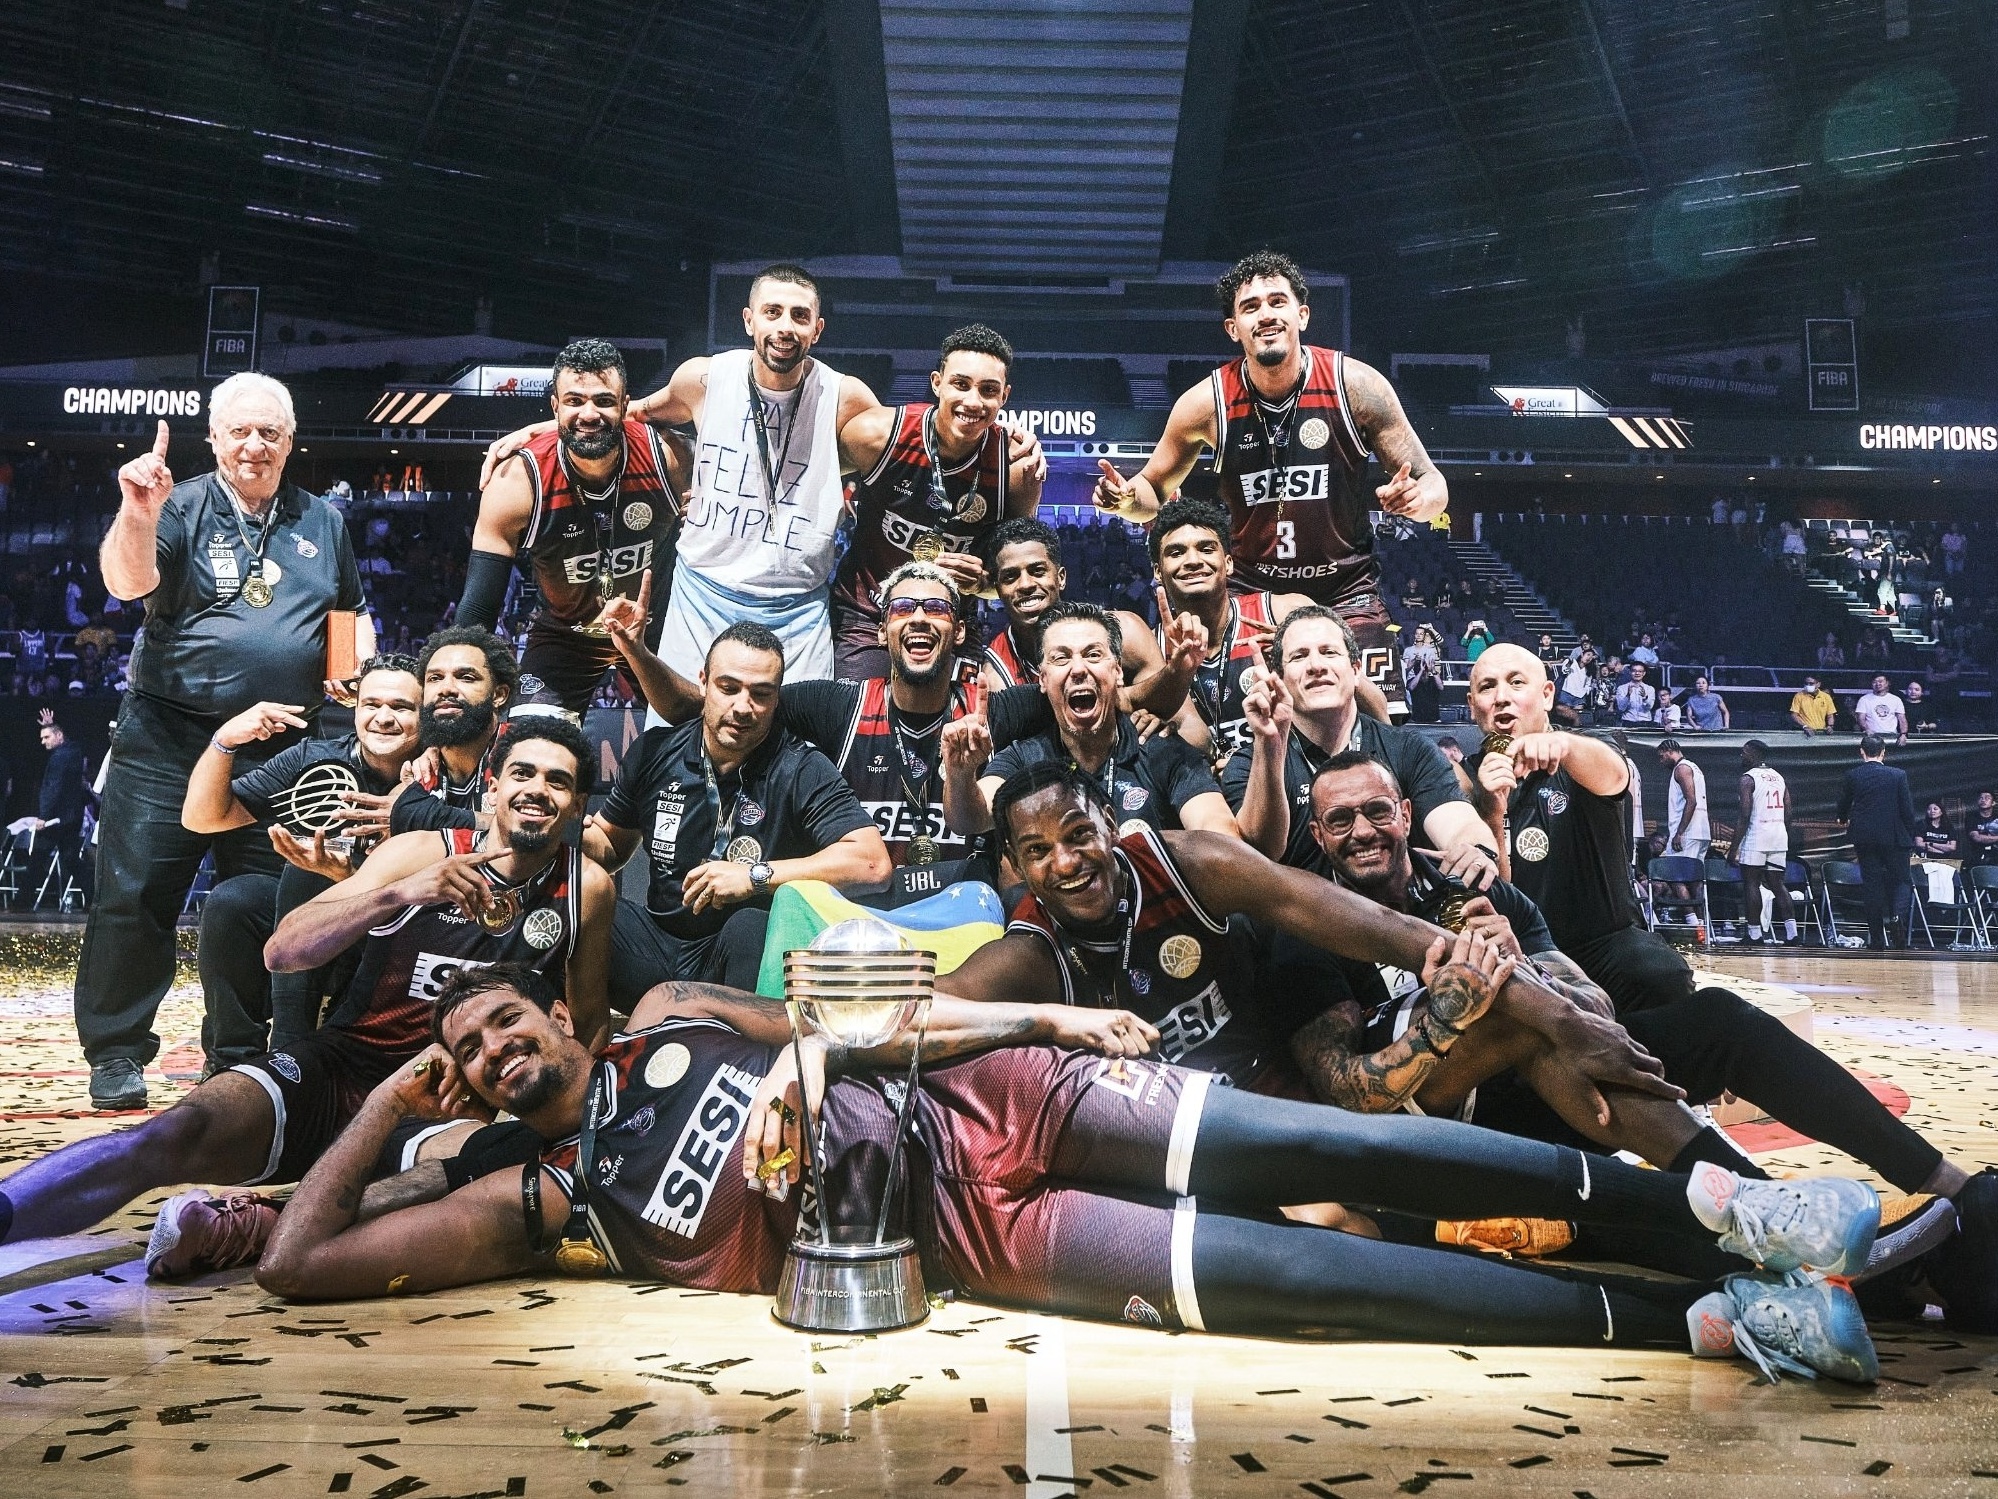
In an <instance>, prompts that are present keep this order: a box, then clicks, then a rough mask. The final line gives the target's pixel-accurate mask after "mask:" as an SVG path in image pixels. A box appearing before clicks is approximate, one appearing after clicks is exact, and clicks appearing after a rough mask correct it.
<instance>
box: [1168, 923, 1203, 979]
mask: <svg viewBox="0 0 1998 1499" xmlns="http://www.w3.org/2000/svg"><path fill="white" fill-rule="evenodd" d="M1159 967H1161V968H1163V969H1164V970H1165V971H1166V972H1167V973H1169V974H1171V975H1172V976H1173V977H1174V978H1176V979H1190V978H1192V977H1193V976H1194V974H1196V973H1197V972H1199V971H1200V939H1199V938H1197V937H1188V936H1186V935H1185V934H1183V933H1182V934H1181V935H1180V936H1177V937H1168V938H1166V939H1165V941H1163V942H1161V943H1160V944H1159Z"/></svg>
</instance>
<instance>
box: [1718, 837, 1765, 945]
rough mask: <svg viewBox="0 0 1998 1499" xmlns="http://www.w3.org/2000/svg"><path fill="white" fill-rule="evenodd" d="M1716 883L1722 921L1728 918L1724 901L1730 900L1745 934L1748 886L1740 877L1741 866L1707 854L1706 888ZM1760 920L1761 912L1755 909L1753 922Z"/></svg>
mask: <svg viewBox="0 0 1998 1499" xmlns="http://www.w3.org/2000/svg"><path fill="white" fill-rule="evenodd" d="M1716 885H1718V886H1720V887H1721V892H1720V893H1721V895H1722V897H1723V906H1722V916H1721V919H1722V920H1723V921H1725V920H1727V919H1729V918H1728V917H1727V915H1726V910H1727V907H1726V904H1725V903H1726V902H1727V901H1732V902H1733V909H1734V910H1735V911H1736V912H1737V913H1738V915H1739V918H1740V921H1741V924H1742V931H1743V935H1744V936H1746V935H1747V928H1748V922H1749V915H1748V901H1747V898H1746V893H1747V888H1748V887H1747V885H1746V883H1745V882H1744V881H1743V880H1742V878H1741V866H1740V865H1738V864H1730V863H1729V862H1728V861H1727V860H1726V859H1723V858H1721V857H1720V856H1719V855H1718V854H1708V855H1707V888H1708V890H1709V891H1711V890H1712V889H1713V887H1714V886H1716ZM1761 921H1762V913H1761V912H1760V911H1757V912H1756V913H1755V922H1756V924H1757V925H1760V924H1761ZM1728 940H1729V941H1733V940H1734V939H1733V938H1732V937H1730V938H1729V939H1728Z"/></svg>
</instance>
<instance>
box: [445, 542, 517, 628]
mask: <svg viewBox="0 0 1998 1499" xmlns="http://www.w3.org/2000/svg"><path fill="white" fill-rule="evenodd" d="M512 581H513V558H511V557H502V556H501V555H500V554H499V553H498V552H481V551H478V550H477V549H474V550H473V552H472V555H471V559H470V560H469V561H467V562H466V563H465V593H464V596H463V597H462V598H460V599H459V600H458V613H457V616H456V622H457V623H458V624H461V625H484V626H485V627H486V628H487V629H488V630H490V629H491V628H492V627H493V626H494V625H496V624H498V623H499V617H500V610H501V609H503V608H505V607H506V586H507V584H509V583H511V582H512Z"/></svg>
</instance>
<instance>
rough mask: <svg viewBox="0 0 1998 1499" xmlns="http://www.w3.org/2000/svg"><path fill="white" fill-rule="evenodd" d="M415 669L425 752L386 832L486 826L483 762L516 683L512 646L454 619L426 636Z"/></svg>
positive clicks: (419, 728) (391, 810) (419, 731)
mask: <svg viewBox="0 0 1998 1499" xmlns="http://www.w3.org/2000/svg"><path fill="white" fill-rule="evenodd" d="M416 670H417V674H418V675H419V676H421V677H422V679H423V706H422V708H421V709H420V710H419V712H418V715H417V722H416V727H417V736H418V738H417V742H418V743H419V744H421V745H422V746H423V753H422V754H421V755H419V756H418V757H417V758H416V761H415V762H414V763H415V773H414V774H413V775H411V777H410V779H409V784H408V785H406V786H404V787H403V788H402V791H401V793H400V794H399V795H398V796H397V797H396V799H395V803H394V805H393V806H391V807H390V808H389V831H390V832H392V833H407V832H410V831H412V830H413V829H416V828H471V827H481V826H484V825H485V823H486V822H488V821H490V818H491V809H490V808H489V807H488V805H487V791H488V782H489V780H490V777H489V775H488V767H487V765H486V760H487V758H488V757H489V756H490V755H491V753H492V748H493V741H494V740H495V738H496V737H497V736H498V734H499V728H500V715H501V713H502V712H504V711H505V709H506V706H507V704H508V703H510V702H512V701H513V694H514V691H515V689H516V688H517V687H518V685H519V682H520V675H519V673H520V667H519V664H518V663H517V662H516V661H515V660H514V656H513V647H512V646H510V645H508V644H507V643H506V642H505V641H504V640H502V639H501V638H500V637H499V636H497V635H495V634H493V632H492V631H490V630H488V629H485V628H483V627H482V626H479V625H453V626H452V627H451V628H450V629H448V630H435V631H433V632H432V633H431V636H430V638H429V639H428V640H426V641H424V642H423V654H422V655H420V656H418V657H417V658H416Z"/></svg>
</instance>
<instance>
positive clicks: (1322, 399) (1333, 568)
mask: <svg viewBox="0 0 1998 1499" xmlns="http://www.w3.org/2000/svg"><path fill="white" fill-rule="evenodd" d="M1246 362H1247V361H1246V360H1244V359H1237V360H1234V361H1233V362H1231V363H1229V364H1224V365H1223V366H1221V368H1220V369H1218V370H1216V371H1215V372H1214V376H1213V379H1214V424H1215V437H1214V475H1215V479H1216V481H1217V487H1218V489H1219V493H1220V498H1221V500H1222V502H1223V503H1224V504H1226V505H1227V507H1228V514H1229V517H1230V518H1231V519H1232V520H1233V522H1234V536H1233V538H1232V543H1231V546H1232V550H1233V552H1234V556H1235V575H1236V577H1237V578H1238V579H1240V580H1241V581H1243V582H1244V583H1247V584H1250V585H1252V586H1255V587H1258V588H1268V589H1272V590H1276V591H1279V592H1282V591H1286V590H1287V591H1292V592H1297V593H1307V594H1309V595H1311V597H1312V598H1314V599H1316V600H1318V601H1319V602H1320V603H1332V602H1334V601H1336V600H1338V599H1342V598H1346V597H1350V596H1351V595H1352V594H1353V593H1355V592H1357V591H1362V590H1365V589H1368V588H1372V587H1373V586H1375V584H1376V582H1377V581H1378V579H1379V576H1380V563H1379V561H1378V559H1377V558H1376V557H1375V556H1374V533H1373V526H1372V523H1371V522H1370V521H1369V519H1368V512H1369V511H1371V510H1372V509H1374V507H1375V504H1376V503H1377V502H1376V500H1375V497H1374V492H1373V486H1372V484H1371V483H1370V482H1369V479H1370V475H1369V473H1368V465H1369V464H1370V463H1371V462H1372V460H1373V454H1372V453H1371V452H1370V451H1369V450H1368V448H1367V444H1366V439H1365V438H1364V437H1362V436H1361V435H1360V429H1359V427H1358V426H1357V425H1356V424H1355V423H1354V421H1353V416H1352V411H1351V408H1350V406H1349V405H1348V403H1347V400H1346V356H1345V355H1344V354H1342V353H1340V352H1339V351H1338V350H1337V349H1318V348H1311V347H1308V346H1307V347H1306V348H1305V350H1304V383H1303V384H1302V386H1300V387H1299V389H1298V391H1297V398H1296V403H1295V405H1289V404H1288V403H1286V405H1285V406H1284V407H1282V408H1272V407H1271V406H1270V404H1269V403H1268V402H1264V401H1261V400H1260V399H1259V398H1258V396H1257V394H1256V389H1255V387H1254V386H1253V385H1251V384H1250V383H1249V377H1248V375H1247V374H1246V373H1245V371H1244V366H1245V364H1246Z"/></svg>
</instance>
